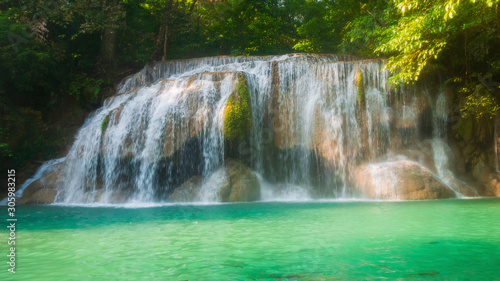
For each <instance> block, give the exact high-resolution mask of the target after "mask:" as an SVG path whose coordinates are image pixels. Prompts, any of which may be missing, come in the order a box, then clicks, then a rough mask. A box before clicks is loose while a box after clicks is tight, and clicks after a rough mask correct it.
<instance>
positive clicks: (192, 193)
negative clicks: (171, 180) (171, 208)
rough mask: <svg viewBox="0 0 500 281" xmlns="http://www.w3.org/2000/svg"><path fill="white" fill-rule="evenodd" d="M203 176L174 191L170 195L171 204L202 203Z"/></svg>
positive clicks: (192, 179)
mask: <svg viewBox="0 0 500 281" xmlns="http://www.w3.org/2000/svg"><path fill="white" fill-rule="evenodd" d="M201 181H202V177H201V176H194V177H192V178H190V179H189V180H187V181H186V182H185V183H183V184H182V185H181V186H179V187H178V188H176V189H175V190H174V193H172V195H170V198H169V200H170V201H171V202H196V201H200V196H199V193H200V187H201Z"/></svg>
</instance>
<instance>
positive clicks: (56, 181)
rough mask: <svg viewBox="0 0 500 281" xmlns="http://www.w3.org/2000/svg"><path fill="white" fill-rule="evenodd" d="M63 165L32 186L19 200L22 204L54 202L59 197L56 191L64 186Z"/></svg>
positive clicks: (27, 188)
mask: <svg viewBox="0 0 500 281" xmlns="http://www.w3.org/2000/svg"><path fill="white" fill-rule="evenodd" d="M61 167H62V165H58V166H57V167H56V168H55V169H54V170H53V171H51V172H48V173H46V174H45V175H43V176H42V177H41V178H39V179H38V180H36V181H34V182H33V183H32V184H30V185H29V186H28V187H26V189H25V190H24V192H23V195H22V197H21V198H20V199H19V203H21V204H50V203H53V202H54V199H55V197H56V195H57V191H56V189H57V188H58V187H59V186H60V185H61V184H62V181H63V176H62V173H61Z"/></svg>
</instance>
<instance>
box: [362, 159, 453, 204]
mask: <svg viewBox="0 0 500 281" xmlns="http://www.w3.org/2000/svg"><path fill="white" fill-rule="evenodd" d="M354 185H355V186H356V188H357V189H358V190H359V191H360V192H361V193H362V194H363V195H364V196H366V197H368V198H373V199H401V200H421V199H440V198H452V197H455V192H454V191H453V190H451V189H450V188H448V187H447V186H446V185H445V184H444V183H442V182H441V181H440V180H439V179H438V178H437V177H436V176H435V175H434V174H432V173H431V172H430V171H429V170H428V169H426V168H424V167H422V166H421V165H419V164H418V163H416V162H413V161H409V160H396V161H392V162H380V163H372V164H366V165H362V166H359V167H357V169H356V171H355V177H354Z"/></svg>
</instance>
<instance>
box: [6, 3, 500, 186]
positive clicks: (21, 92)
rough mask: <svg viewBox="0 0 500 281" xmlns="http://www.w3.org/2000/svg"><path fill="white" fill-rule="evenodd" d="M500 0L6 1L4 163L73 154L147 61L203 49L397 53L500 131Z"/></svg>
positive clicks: (403, 69)
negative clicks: (96, 114) (95, 117)
mask: <svg viewBox="0 0 500 281" xmlns="http://www.w3.org/2000/svg"><path fill="white" fill-rule="evenodd" d="M499 5H500V4H499V3H498V1H485V0H476V1H474V2H473V1H456V0H437V1H427V0H415V1H412V0H395V1H390V0H370V1H354V0H338V1H330V0H326V1H321V0H313V1H309V0H269V1H248V0H227V1H216V0H200V1H196V0H186V1H181V0H158V1H155V0H150V1H147V0H138V1H127V0H106V1H98V0H80V1H75V0H68V1H58V0H41V1H35V0H30V1H22V0H19V1H0V50H1V51H0V73H1V75H0V120H1V125H0V158H1V166H2V167H1V168H2V169H7V168H17V169H19V168H23V167H24V168H25V169H24V170H25V171H26V173H27V174H28V173H33V169H36V167H37V166H38V165H39V164H40V163H41V162H40V161H44V160H47V159H51V158H54V157H58V156H62V155H64V154H65V153H66V152H67V149H68V148H69V145H70V144H71V142H72V140H73V137H74V134H75V133H76V131H77V130H78V128H79V127H80V126H81V125H82V124H83V121H84V119H85V117H86V116H87V114H88V113H90V112H91V111H93V110H94V109H96V108H98V107H99V106H100V105H101V104H102V103H103V101H104V99H106V98H107V97H109V96H111V95H113V94H114V87H115V86H116V84H117V83H118V82H120V81H121V80H122V79H123V78H124V77H126V76H127V75H130V74H133V73H135V72H137V71H138V70H140V69H141V68H143V67H144V65H145V64H148V63H154V62H155V61H160V60H174V59H188V58H196V57H205V56H220V55H230V56H240V55H243V56H247V55H280V54H286V53H294V52H307V53H345V54H352V55H357V56H360V57H364V58H370V57H378V58H387V59H388V64H387V67H388V69H389V70H391V71H393V72H394V73H395V74H396V75H395V76H393V78H392V80H391V81H392V83H394V84H405V83H407V84H411V83H418V82H419V78H420V77H422V76H430V75H432V76H439V78H440V79H442V80H444V81H447V82H448V84H449V85H451V86H452V87H453V88H454V89H455V90H456V92H458V93H460V94H459V95H457V97H458V98H457V99H456V100H455V101H454V102H455V110H456V112H457V115H458V116H460V118H462V119H463V120H466V121H464V122H461V123H460V124H465V125H463V127H464V128H462V129H461V128H457V132H458V133H463V134H481V133H482V134H485V135H491V134H492V132H491V131H492V128H493V125H492V124H493V121H494V118H493V117H495V116H496V114H497V111H498V109H499V108H500V107H499V103H498V100H499V98H500V97H499V93H500V91H499V85H500V83H497V82H495V81H499V82H500V52H499V50H500V8H499ZM30 167H31V168H30ZM28 176H29V175H28ZM20 177H23V175H20Z"/></svg>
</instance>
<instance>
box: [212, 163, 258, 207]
mask: <svg viewBox="0 0 500 281" xmlns="http://www.w3.org/2000/svg"><path fill="white" fill-rule="evenodd" d="M226 170H227V177H228V180H229V189H230V192H229V194H228V196H227V198H226V197H225V196H222V197H221V199H222V201H223V202H248V201H256V200H259V199H260V184H259V180H258V179H257V176H255V174H254V173H253V172H252V171H251V170H250V169H249V168H248V167H246V166H245V165H244V164H243V163H242V162H241V161H238V160H233V159H228V160H226Z"/></svg>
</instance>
